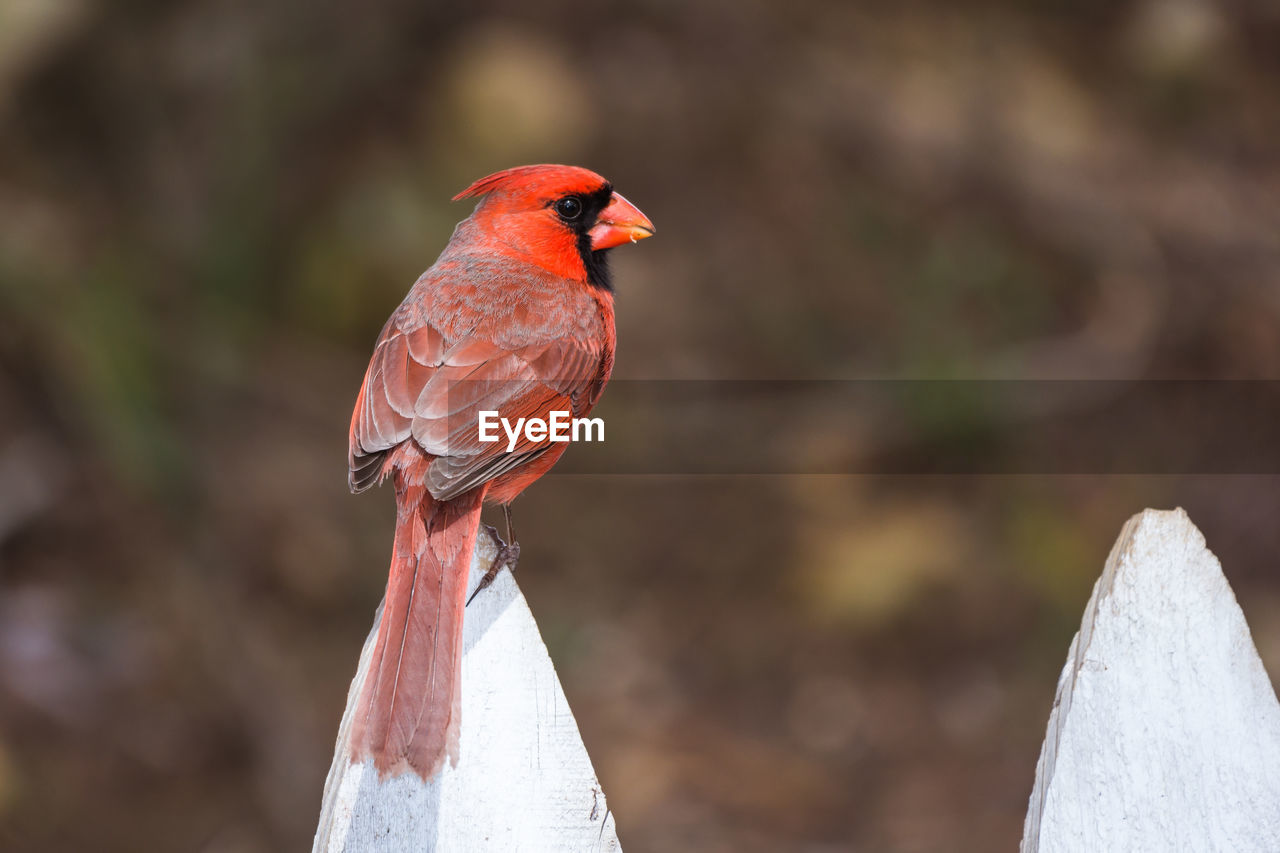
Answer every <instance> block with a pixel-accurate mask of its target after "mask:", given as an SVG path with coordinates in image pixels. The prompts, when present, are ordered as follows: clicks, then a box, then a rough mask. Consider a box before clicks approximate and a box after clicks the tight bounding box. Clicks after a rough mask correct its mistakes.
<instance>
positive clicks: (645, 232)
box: [587, 193, 653, 251]
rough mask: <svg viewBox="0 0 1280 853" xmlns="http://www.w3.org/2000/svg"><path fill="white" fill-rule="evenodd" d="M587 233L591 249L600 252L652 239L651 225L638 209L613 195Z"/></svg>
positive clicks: (620, 197) (615, 194) (618, 196)
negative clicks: (646, 238)
mask: <svg viewBox="0 0 1280 853" xmlns="http://www.w3.org/2000/svg"><path fill="white" fill-rule="evenodd" d="M587 233H589V234H590V235H591V248H592V249H593V250H595V251H600V250H601V249H612V248H613V247H614V246H621V245H622V244H623V243H634V242H636V241H637V240H643V239H644V238H645V237H652V236H653V223H652V222H650V221H649V217H647V216H645V215H644V214H643V213H641V212H640V208H638V207H636V206H635V205H634V204H632V203H631V202H629V201H627V200H626V199H625V198H623V197H622V196H620V195H618V194H617V193H614V194H613V198H612V199H610V200H609V203H608V204H607V205H605V208H604V210H602V211H600V218H599V219H597V220H596V224H595V225H593V226H591V230H590V231H589V232H587Z"/></svg>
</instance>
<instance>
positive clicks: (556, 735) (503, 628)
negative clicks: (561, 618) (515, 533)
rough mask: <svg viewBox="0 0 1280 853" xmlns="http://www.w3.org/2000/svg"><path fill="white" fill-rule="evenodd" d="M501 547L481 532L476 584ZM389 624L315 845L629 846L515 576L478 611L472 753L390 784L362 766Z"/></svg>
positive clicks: (469, 691) (332, 772) (470, 640)
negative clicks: (368, 698)
mask: <svg viewBox="0 0 1280 853" xmlns="http://www.w3.org/2000/svg"><path fill="white" fill-rule="evenodd" d="M493 554H494V551H493V543H492V541H491V540H490V539H489V537H488V536H485V535H482V536H480V538H479V539H478V541H477V543H476V556H475V559H474V560H473V562H472V565H471V577H470V582H469V584H468V592H470V590H471V589H474V588H475V585H476V583H477V582H478V581H479V579H480V576H481V575H482V574H483V573H484V569H485V568H486V567H487V566H488V565H489V563H490V561H491V560H492V559H493ZM380 617H381V611H379V618H380ZM377 631H378V621H377V619H375V620H374V625H373V629H372V631H370V633H369V638H368V639H367V640H366V641H365V645H364V650H363V652H362V653H361V655H360V664H359V667H358V670H357V672H356V676H355V678H354V679H353V680H352V682H351V691H350V693H349V694H348V697H347V709H346V712H345V713H344V714H343V717H342V724H341V727H340V728H339V731H338V740H337V744H336V746H335V749H334V755H333V765H332V766H331V767H330V768H329V776H328V778H327V779H326V781H325V786H324V802H323V806H322V809H321V813H320V824H319V827H318V829H317V830H316V837H315V843H314V845H313V847H312V850H313V851H315V853H365V851H368V852H369V853H373V851H378V853H401V851H404V853H408V851H413V853H435V851H438V852H439V853H470V851H491V850H512V851H515V850H519V851H524V853H540V851H546V853H597V851H620V850H621V848H620V846H619V845H618V838H617V833H616V829H615V827H614V821H613V815H612V814H611V813H610V812H609V807H608V805H607V804H606V802H605V797H604V792H603V791H602V790H601V788H600V783H599V781H597V779H596V775H595V771H594V770H593V769H592V767H591V759H590V758H589V757H588V756H587V751H586V748H585V747H584V746H583V744H582V737H581V735H580V734H579V733H578V724H577V723H576V722H575V721H574V718H573V713H572V712H571V711H570V710H569V703H568V702H567V701H566V700H565V696H564V690H563V689H561V687H560V680H559V679H558V678H557V677H556V673H555V668H554V667H553V666H552V663H551V658H550V657H549V656H548V655H547V649H546V646H545V645H544V644H543V642H542V636H541V635H540V634H539V633H538V626H537V624H536V623H535V622H534V620H533V615H532V614H531V613H530V612H529V606H528V605H527V604H526V603H525V600H524V596H522V595H521V594H520V590H519V588H518V587H517V586H516V583H515V581H514V580H513V579H512V577H511V574H510V573H509V572H503V573H502V574H500V575H499V576H498V578H497V579H496V580H495V581H494V583H493V585H492V586H490V587H489V588H488V589H487V590H485V591H484V592H482V593H481V594H480V595H479V596H477V597H476V600H475V601H474V602H472V604H471V606H470V607H468V608H467V614H466V618H465V620H464V622H463V657H462V721H461V729H462V731H461V741H460V749H459V751H460V757H459V759H458V764H457V766H456V767H446V768H445V770H444V771H443V772H442V773H441V775H440V776H439V777H437V778H436V779H434V780H432V781H431V782H430V783H424V782H423V781H422V780H421V779H419V778H418V777H417V776H416V775H413V774H407V775H404V776H399V777H396V778H394V779H388V780H381V779H379V778H378V773H377V771H376V770H375V769H374V768H373V766H372V765H371V764H369V763H361V764H352V763H351V760H350V756H349V752H348V749H347V737H348V732H349V731H350V725H351V711H352V706H353V704H354V703H355V700H356V697H357V696H358V695H359V692H360V686H361V684H362V683H363V681H364V677H365V674H366V673H367V672H368V667H369V656H370V653H371V649H372V646H373V638H374V636H375V635H376V634H377Z"/></svg>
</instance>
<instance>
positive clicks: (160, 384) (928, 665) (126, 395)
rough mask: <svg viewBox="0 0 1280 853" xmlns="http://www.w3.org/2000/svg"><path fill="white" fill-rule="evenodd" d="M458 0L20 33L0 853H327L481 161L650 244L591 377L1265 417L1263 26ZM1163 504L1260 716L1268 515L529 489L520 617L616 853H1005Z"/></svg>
mask: <svg viewBox="0 0 1280 853" xmlns="http://www.w3.org/2000/svg"><path fill="white" fill-rule="evenodd" d="M463 5H464V4H453V3H449V4H446V3H430V2H421V0H413V2H408V0H372V2H365V3H355V2H321V3H315V2H300V0H281V2H275V3H271V4H262V3H254V2H248V1H247V0H180V2H170V3H160V2H153V1H152V0H145V1H144V0H129V2H125V0H120V2H113V3H110V4H107V3H102V4H95V3H89V2H85V0H0V222H3V227H0V848H3V849H4V850H6V851H14V853H18V851H64V850H67V851H70V850H102V851H135V850H176V851H207V853H232V851H236V853H239V851H245V853H249V851H275V850H297V849H304V848H306V847H307V846H308V845H309V843H310V837H311V833H312V831H313V829H314V824H315V819H316V816H317V813H318V807H319V798H320V791H321V786H322V783H323V774H324V772H325V769H326V768H327V765H328V762H329V759H330V754H331V750H332V744H333V737H334V734H335V731H336V726H337V722H338V719H339V716H340V714H341V710H342V705H343V701H344V697H345V692H346V689H347V685H348V680H349V678H350V676H351V674H352V671H353V667H354V664H355V661H356V657H357V654H358V651H359V648H360V643H361V641H362V639H363V637H364V635H365V632H366V630H367V629H368V627H369V624H370V621H371V618H372V614H373V609H374V607H375V605H376V604H377V601H378V599H379V597H380V595H381V592H382V585H383V583H384V581H385V573H386V564H387V558H388V549H389V547H390V529H391V522H392V514H393V511H392V506H391V499H390V495H389V494H388V493H387V492H386V491H385V490H383V491H380V492H377V493H374V494H372V495H367V496H362V497H360V498H355V497H352V496H350V495H349V494H348V493H347V490H346V469H345V451H346V445H345V431H346V426H347V420H348V417H349V413H350V406H351V403H352V400H353V399H354V394H355V391H356V389H357V387H358V385H359V381H360V376H361V372H362V370H363V368H364V365H365V363H366V360H367V358H368V355H369V352H370V348H371V345H372V341H373V338H374V336H375V335H376V333H377V330H378V328H379V327H380V325H381V323H382V322H383V320H384V319H385V317H386V316H387V314H388V313H389V312H390V310H391V309H392V308H393V307H394V306H395V304H396V303H397V302H398V301H399V300H400V298H401V296H402V295H403V293H404V291H405V290H406V289H407V287H408V285H409V284H410V283H411V282H412V281H413V279H414V278H415V277H416V276H417V274H418V273H419V272H420V271H421V270H422V269H423V268H425V267H426V266H427V265H429V264H430V263H431V261H432V260H434V258H435V256H436V254H437V252H438V251H439V250H440V248H441V247H442V246H443V244H444V242H445V240H446V239H447V238H448V235H449V233H450V230H451V228H452V225H453V223H454V222H456V221H457V220H458V219H460V218H462V217H463V216H465V215H466V214H467V213H468V212H469V206H468V205H451V204H449V202H448V198H449V197H450V196H451V195H452V194H453V193H454V192H456V191H457V190H459V189H461V188H462V187H463V186H465V185H466V184H467V183H468V182H469V181H471V180H472V179H474V178H476V177H479V176H481V175H484V174H486V173H488V172H490V171H493V170H495V169H499V168H503V167H506V166H510V165H515V164H518V163H526V162H539V161H553V162H571V163H580V164H582V165H586V166H589V167H592V168H595V169H596V170H598V171H600V172H602V173H604V174H606V175H607V176H608V177H610V178H611V179H612V180H613V181H614V183H615V185H616V186H617V187H618V188H619V189H620V190H621V191H622V192H623V193H625V194H626V195H627V196H628V197H629V198H631V199H632V200H633V201H635V202H636V203H637V204H638V205H639V206H640V207H641V208H643V209H644V211H645V212H646V213H647V214H649V215H650V217H651V218H652V219H653V220H654V222H655V223H657V226H658V231H659V234H658V237H657V238H656V239H654V240H651V241H647V242H645V243H644V244H642V245H640V246H637V247H624V248H623V249H620V250H619V251H617V252H615V253H614V254H615V259H614V264H615V270H616V278H617V284H618V319H619V340H620V346H619V356H618V363H617V372H616V376H618V377H620V378H628V379H637V378H640V379H653V378H659V379H675V378H805V377H814V378H854V377H982V378H992V377H1072V378H1102V377H1106V378H1136V377H1233V378H1270V379H1276V378H1280V335H1277V321H1278V320H1280V204H1278V203H1277V202H1278V201H1280V149H1278V148H1277V143H1276V140H1277V139H1280V16H1278V15H1277V12H1276V7H1275V6H1274V5H1273V4H1268V3H1264V2H1250V0H1238V2H1230V3H1222V4H1211V3H1207V2H1205V3H1202V2H1195V0H1137V2H1134V1H1133V0H1121V2H1107V3H1101V2H1092V0H1088V1H1087V2H1077V3H1067V2H1061V0H1037V2H1032V3H1009V2H998V0H993V2H985V3H970V4H964V5H963V7H957V6H956V5H955V4H950V3H944V2H932V1H931V0H926V2H912V3H905V4H903V3H882V4H880V3H871V4H859V5H858V6H856V7H855V6H853V4H846V3H840V2H835V1H834V0H831V2H816V0H793V2H788V3H764V2H750V1H748V2H742V0H737V2H718V3H696V4H686V3H676V2H670V0H636V2H631V3H628V4H621V5H615V4H603V3H597V4H585V3H569V2H551V3H541V4H537V6H536V11H535V10H534V9H533V8H531V6H532V4H526V3H517V2H505V3H503V2H495V3H474V4H467V10H466V11H464V10H463ZM1173 426H1176V425H1171V427H1173ZM848 429H849V431H850V433H851V434H853V433H856V432H857V425H856V424H850V425H849V426H848ZM571 452H572V451H571ZM1176 504H1181V505H1183V506H1185V507H1186V508H1187V509H1188V511H1189V512H1190V513H1191V516H1192V518H1193V519H1194V520H1195V521H1196V522H1197V523H1198V524H1199V525H1200V527H1201V528H1202V529H1203V530H1204V531H1205V533H1206V535H1207V537H1208V539H1209V545H1210V547H1211V548H1213V549H1214V550H1215V552H1216V553H1217V554H1218V555H1219V556H1220V557H1221V558H1222V559H1223V562H1224V564H1225V566H1226V571H1227V574H1228V577H1229V578H1230V580H1231V581H1232V583H1233V584H1234V585H1235V587H1236V590H1237V593H1238V595H1239V597H1240V599H1241V602H1242V605H1243V606H1244V609H1245V612H1246V615H1247V616H1248V617H1249V619H1250V621H1251V623H1252V625H1253V628H1254V631H1255V635H1256V638H1257V641H1258V645H1259V647H1260V649H1261V651H1262V653H1263V656H1264V658H1265V659H1266V661H1267V662H1268V664H1269V666H1270V668H1271V671H1272V672H1273V673H1280V609H1278V608H1280V579H1278V578H1277V576H1276V573H1275V556H1274V555H1275V554H1276V551H1277V547H1278V546H1280V533H1278V532H1277V525H1276V524H1275V519H1276V517H1277V514H1278V513H1280V478H1277V477H1264V476H1235V477H1214V476H1179V477H1151V476H1108V475H1105V473H1103V472H1099V473H1097V474H1094V475H1080V476H1070V477H1068V476H1057V477H1035V476H1020V477H1012V476H1011V477H995V476H979V477H960V476H951V477H904V476H899V477H893V476H883V477H873V476H862V477H851V476H828V477H818V476H812V477H781V476H778V477H747V476H743V477H671V476H665V477H657V476H655V477H643V476H616V477H604V476H567V475H558V476H551V477H548V478H546V479H545V480H544V481H543V482H541V483H539V484H538V485H537V486H536V487H535V488H534V489H532V490H531V491H530V492H529V493H528V494H527V495H526V496H525V497H524V498H522V499H521V500H520V501H519V502H518V503H517V505H516V507H515V509H516V517H517V520H518V529H519V531H520V534H521V536H520V538H521V540H522V544H523V546H524V559H523V561H522V563H521V566H520V570H519V577H520V580H521V584H522V586H523V588H524V589H525V591H526V593H527V595H528V597H529V599H530V602H531V605H532V607H533V610H534V612H535V613H536V614H537V616H538V618H539V621H540V623H541V625H542V627H543V631H544V633H545V636H546V639H547V642H548V644H549V646H550V647H551V651H552V655H553V657H554V658H555V660H556V662H557V665H558V667H559V669H560V672H561V675H562V678H563V680H564V685H565V689H566V691H567V693H568V696H569V699H570V701H571V702H572V704H573V707H574V711H575V712H576V714H577V717H578V721H579V724H580V726H581V728H582V732H583V736H584V738H585V740H586V742H587V745H588V747H589V748H590V750H591V752H592V755H593V758H594V760H595V763H596V767H597V769H598V772H599V775H600V778H601V781H602V783H603V785H604V788H605V790H606V791H607V792H608V795H609V801H610V805H611V806H612V808H613V809H614V811H615V813H616V815H617V821H618V828H619V834H620V837H621V839H622V842H623V845H624V846H625V848H626V849H627V850H628V853H640V851H670V850H699V851H735V853H743V851H745V853H753V851H780V850H798V851H808V852H809V853H819V851H821V853H827V852H828V851H837V850H840V851H843V850H860V851H872V850H875V851H878V850H900V851H924V850H948V851H966V850H972V851H987V850H997V849H1003V850H1008V849H1013V847H1014V845H1015V844H1016V841H1017V839H1018V837H1019V835H1020V832H1021V824H1022V817H1023V813H1024V811H1025V808H1026V798H1027V796H1028V794H1029V792H1030V788H1031V783H1032V775H1033V770H1034V765H1035V761H1036V756H1037V752H1038V749H1039V744H1040V740H1041V737H1042V736H1043V732H1044V724H1045V720H1046V718H1047V715H1048V712H1049V707H1050V703H1051V701H1052V697H1053V689H1054V684H1055V681H1056V678H1057V674H1058V670H1059V668H1060V667H1061V665H1062V661H1063V659H1064V657H1065V654H1066V649H1067V645H1068V642H1069V640H1070V638H1071V635H1072V633H1073V632H1074V630H1075V628H1076V627H1077V626H1078V623H1079V617H1080V612H1081V609H1082V608H1083V606H1084V603H1085V601H1086V599H1087V597H1088V594H1089V590H1090V586H1091V584H1092V582H1093V580H1094V578H1095V577H1096V576H1097V574H1098V572H1099V571H1100V570H1101V567H1102V562H1103V560H1104V558H1105V556H1106V553H1107V551H1108V549H1109V547H1110V545H1111V542H1112V540H1113V539H1114V537H1115V535H1116V534H1117V533H1118V532H1119V529H1120V526H1121V524H1122V523H1123V521H1124V520H1125V519H1126V518H1127V517H1128V516H1129V515H1130V514H1132V513H1134V512H1136V511H1138V510H1140V509H1141V508H1142V507H1144V506H1147V505H1153V506H1166V507H1167V506H1173V505H1176Z"/></svg>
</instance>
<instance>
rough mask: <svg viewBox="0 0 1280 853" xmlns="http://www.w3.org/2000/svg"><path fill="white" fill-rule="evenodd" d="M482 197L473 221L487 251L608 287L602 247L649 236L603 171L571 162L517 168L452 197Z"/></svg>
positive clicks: (645, 223) (646, 224)
mask: <svg viewBox="0 0 1280 853" xmlns="http://www.w3.org/2000/svg"><path fill="white" fill-rule="evenodd" d="M473 197H481V202H480V204H478V205H477V206H476V210H475V213H473V214H472V215H471V221H472V222H473V223H474V224H475V225H476V226H478V228H479V229H480V232H481V233H482V234H483V237H484V239H485V241H486V243H488V244H489V247H490V248H494V249H498V250H500V251H503V252H504V253H505V254H511V255H514V256H516V257H519V258H520V259H522V260H527V261H530V262H532V263H535V264H537V265H538V266H540V267H543V268H544V269H548V270H550V271H551V272H554V273H556V274H557V275H561V276H564V277H565V278H573V279H579V280H582V281H584V282H587V283H589V284H591V285H593V286H595V287H600V288H603V289H605V290H609V289H611V285H610V282H609V268H608V265H607V263H606V260H605V252H607V251H608V250H609V249H611V248H613V247H614V246H620V245H622V244H623V243H634V242H636V241H637V240H643V239H644V238H645V237H651V236H653V223H652V222H650V221H649V218H648V217H647V216H645V215H644V214H643V213H641V212H640V210H639V208H637V207H636V206H635V205H633V204H632V203H631V202H629V201H627V200H626V199H625V198H623V197H622V196H621V195H619V194H618V193H616V192H614V191H613V186H612V185H611V184H610V183H609V182H608V181H606V180H605V179H604V178H602V177H601V176H599V175H597V174H596V173H595V172H592V171H590V170H588V169H582V168H579V167H577V166H554V165H542V166H517V167H516V168H514V169H507V170H506V171H503V172H496V173H494V174H492V175H489V176H488V177H486V178H481V179H480V180H478V181H476V182H475V183H474V184H472V185H471V186H469V187H467V188H466V189H465V190H463V191H462V192H460V193H458V194H457V195H456V196H454V197H453V200H454V201H458V200H460V199H464V198H473Z"/></svg>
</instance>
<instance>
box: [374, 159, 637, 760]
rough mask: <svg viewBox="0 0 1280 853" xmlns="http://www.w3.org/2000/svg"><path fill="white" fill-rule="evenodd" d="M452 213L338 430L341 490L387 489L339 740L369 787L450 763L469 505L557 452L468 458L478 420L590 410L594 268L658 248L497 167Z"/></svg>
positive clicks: (624, 204)
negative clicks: (381, 585)
mask: <svg viewBox="0 0 1280 853" xmlns="http://www.w3.org/2000/svg"><path fill="white" fill-rule="evenodd" d="M464 198H479V199H480V202H479V203H478V204H477V205H476V208H475V211H474V212H473V213H472V214H471V216H470V217H468V218H467V219H465V220H463V221H462V222H461V223H459V224H458V227H457V228H456V229H455V230H454V232H453V238H452V239H451V240H450V241H449V244H448V245H447V246H446V247H445V249H444V251H443V252H442V253H441V254H440V257H439V258H438V259H437V260H436V262H435V264H433V265H432V266H431V268H430V269H428V270H427V271H426V272H425V273H423V274H422V276H421V277H420V278H419V279H418V281H417V282H416V283H415V284H414V285H413V287H412V289H410V291H409V295H408V296H406V297H405V299H404V302H402V303H401V304H400V307H399V308H397V309H396V311H395V312H394V313H393V314H392V315H391V319H389V320H388V321H387V324H386V326H384V327H383V329H382V333H381V334H380V335H379V336H378V342H377V345H376V346H375V348H374V352H373V358H372V359H371V360H370V362H369V369H368V371H367V372H366V373H365V377H364V383H363V384H362V385H361V386H360V395H359V397H358V398H357V399H356V406H355V411H354V412H353V413H352V415H351V434H350V456H349V472H348V479H349V482H350V485H351V489H352V491H354V492H361V491H364V490H365V489H368V488H369V487H371V486H372V485H374V484H375V483H378V482H381V481H382V479H383V478H386V477H390V478H391V480H392V481H393V483H394V484H395V492H396V530H395V540H394V544H393V551H392V556H391V571H390V576H389V577H388V579H387V592H386V597H385V599H384V601H383V608H382V621H381V625H380V627H379V629H378V636H377V639H376V641H375V645H374V648H373V656H372V658H371V664H370V669H369V671H368V672H367V673H366V676H365V681H364V685H363V687H362V688H361V692H360V697H359V700H358V704H357V706H356V713H355V715H354V722H353V724H352V730H351V740H350V743H351V756H352V760H353V761H357V762H358V761H362V760H366V759H372V760H373V761H374V764H375V766H376V767H377V768H378V771H379V774H380V775H382V776H394V775H399V774H402V773H407V772H410V771H412V772H415V773H417V774H418V775H419V776H421V777H422V778H423V779H424V780H426V779H430V778H431V777H433V776H434V775H436V774H437V773H438V772H440V770H441V769H442V768H443V766H444V762H445V759H446V758H448V759H449V760H450V761H451V762H455V763H456V761H457V752H458V718H459V698H460V690H459V682H460V680H461V667H462V656H461V652H462V619H463V613H464V612H465V606H466V605H465V602H464V596H465V594H466V587H467V576H468V572H469V569H470V565H471V557H472V551H473V548H474V543H475V538H476V535H477V533H478V527H479V523H480V509H481V505H482V504H483V503H484V502H490V503H498V504H502V505H503V506H504V507H506V506H507V505H508V504H509V503H510V502H511V501H512V500H513V499H514V498H515V497H516V496H517V495H519V494H520V493H521V492H523V491H524V490H525V489H526V488H527V487H528V486H529V484H531V483H532V482H533V481H534V480H537V479H538V478H539V477H541V476H542V475H543V474H545V473H546V472H547V470H548V469H550V468H551V466H552V465H554V464H555V462H556V460H557V459H559V457H560V454H562V453H563V452H564V450H565V448H566V446H567V445H566V444H564V443H550V442H546V441H543V442H531V441H529V440H528V438H527V436H526V435H524V434H522V435H521V436H520V439H519V441H518V443H517V444H516V446H515V447H514V449H513V450H511V451H510V452H508V448H507V440H506V437H505V436H503V438H502V440H500V441H496V442H491V443H485V442H481V441H480V440H479V430H478V418H479V413H480V412H481V411H484V410H489V411H497V412H498V413H499V415H500V416H501V417H505V418H508V419H510V422H511V423H515V422H516V418H519V417H531V416H532V417H541V418H544V419H545V418H547V417H548V413H549V412H550V411H552V410H560V411H570V412H572V413H573V416H574V417H582V416H584V415H586V413H587V412H589V411H590V410H591V408H592V407H593V406H594V405H595V404H596V401H597V400H599V399H600V395H601V393H602V392H603V391H604V386H605V383H606V382H608V380H609V374H610V372H611V371H612V369H613V351H614V341H615V335H614V325H613V291H612V287H611V284H610V279H609V268H608V264H607V258H606V252H607V251H608V250H609V249H610V248H612V247H614V246H618V245H621V244H623V243H627V242H635V241H636V240H640V239H643V238H645V237H648V236H650V235H652V234H653V223H651V222H650V221H649V220H648V218H646V217H645V215H644V214H643V213H641V212H640V211H639V210H638V209H637V208H636V207H635V206H634V205H632V204H631V203H630V202H628V201H627V200H626V199H625V198H623V197H622V196H621V195H619V194H617V193H615V192H614V191H613V187H612V186H611V185H610V184H609V182H608V181H606V180H605V179H604V178H602V177H601V176H599V175H597V174H596V173H594V172H591V171H588V170H586V169H581V168H577V167H572V166H554V165H542V166H521V167H518V168H514V169H508V170H506V171H504V172H498V173H496V174H493V175H490V176H488V177H487V178H482V179H480V180H478V181H476V182H475V183H474V184H472V185H471V186H469V187H468V188H467V189H465V190H463V191H462V192H460V193H458V195H457V196H455V197H454V200H455V201H457V200H459V199H464ZM509 538H510V537H509ZM509 556H510V553H509V552H507V553H505V554H501V553H500V555H499V558H498V560H503V559H505V558H506V557H509ZM499 568H501V565H500V564H499V563H498V561H495V565H494V567H493V568H491V570H490V574H489V577H491V576H492V574H493V571H494V570H496V569H499Z"/></svg>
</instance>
